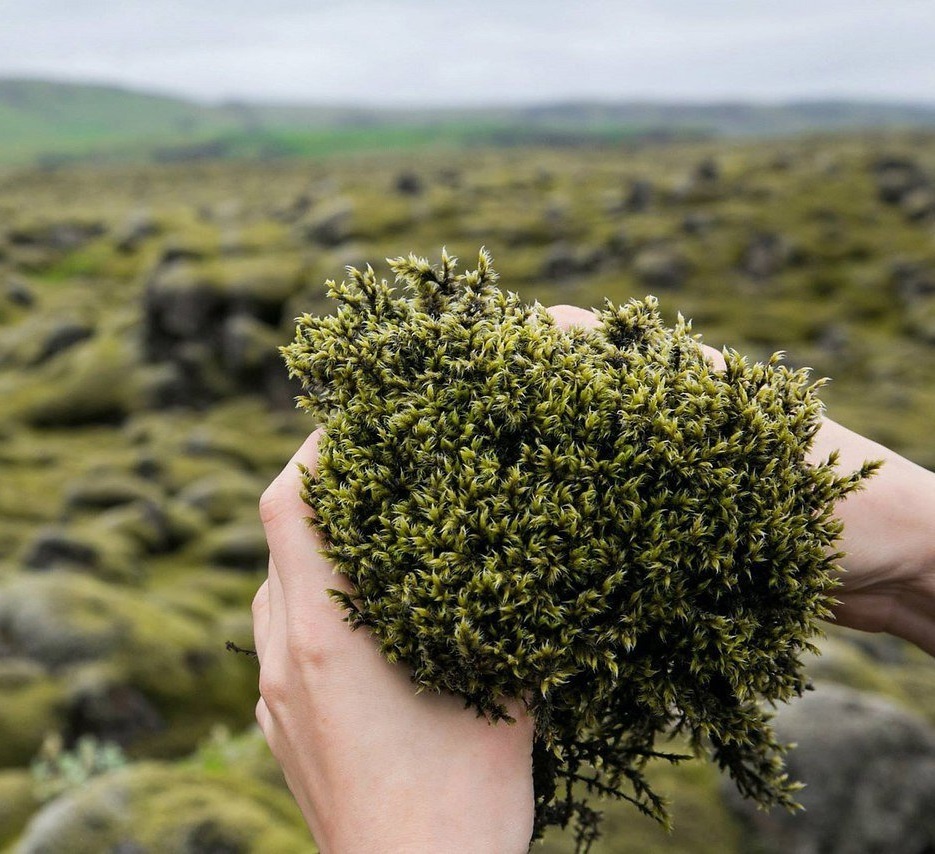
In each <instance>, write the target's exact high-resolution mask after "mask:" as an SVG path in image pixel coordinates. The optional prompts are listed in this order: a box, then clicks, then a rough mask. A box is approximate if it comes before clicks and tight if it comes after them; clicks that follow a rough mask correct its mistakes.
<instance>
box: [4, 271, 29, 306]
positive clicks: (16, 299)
mask: <svg viewBox="0 0 935 854" xmlns="http://www.w3.org/2000/svg"><path fill="white" fill-rule="evenodd" d="M5 293H6V298H7V300H8V301H9V302H11V303H12V304H13V305H18V306H20V307H21V308H31V307H32V306H33V305H34V304H35V302H36V295H35V294H34V293H33V291H32V289H31V288H30V287H29V285H27V284H26V282H24V281H23V280H22V279H14V278H9V279H7V283H6V288H5Z"/></svg>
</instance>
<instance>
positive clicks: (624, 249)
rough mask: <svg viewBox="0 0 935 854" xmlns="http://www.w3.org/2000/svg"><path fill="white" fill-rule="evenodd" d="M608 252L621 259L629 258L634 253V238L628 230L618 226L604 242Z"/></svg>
mask: <svg viewBox="0 0 935 854" xmlns="http://www.w3.org/2000/svg"><path fill="white" fill-rule="evenodd" d="M604 246H605V248H606V249H607V252H608V253H609V254H610V255H611V256H612V257H613V258H617V259H619V260H629V258H630V257H631V256H632V255H633V249H634V246H633V240H632V239H631V238H630V235H629V233H628V232H627V231H625V230H624V229H622V228H618V229H617V230H616V231H615V232H614V233H613V234H612V235H611V236H610V237H608V238H607V240H606V241H605V243H604Z"/></svg>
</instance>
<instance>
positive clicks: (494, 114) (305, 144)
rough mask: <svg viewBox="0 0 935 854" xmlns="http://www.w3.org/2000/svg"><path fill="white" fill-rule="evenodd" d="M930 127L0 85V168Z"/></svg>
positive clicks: (815, 110) (658, 109)
mask: <svg viewBox="0 0 935 854" xmlns="http://www.w3.org/2000/svg"><path fill="white" fill-rule="evenodd" d="M882 126H885V127H893V126H905V127H935V108H932V107H922V106H913V105H899V104H874V103H857V102H855V103H848V102H822V103H818V102H816V103H810V104H786V105H778V106H775V107H772V106H763V105H755V104H739V103H719V104H709V105H698V104H694V105H693V104H659V103H652V102H645V103H644V102H627V103H621V104H601V103H565V104H553V105H543V106H536V107H524V108H516V109H509V108H497V109H478V110H467V109H462V110H458V109H451V110H401V109H396V110H376V109H364V108H360V109H354V108H340V107H316V106H302V105H283V104H247V103H229V104H223V105H208V104H199V103H196V102H193V101H187V100H184V99H182V98H178V97H169V96H165V95H158V94H150V93H143V92H135V91H131V90H127V89H121V88H117V87H110V86H92V85H79V84H68V83H53V82H48V81H37V80H0V164H6V165H24V164H28V163H57V162H60V161H62V160H73V159H88V158H90V159H94V160H98V161H115V160H117V161H129V162H143V161H147V160H192V159H206V158H215V157H278V156H295V155H298V156H308V155H312V156H321V155H327V154H333V153H338V152H347V151H381V150H386V149H418V148H425V147H428V146H432V147H438V146H444V147H452V146H453V147H466V146H471V145H477V144H488V145H489V144H493V145H498V146H502V145H517V144H529V143H539V144H547V145H555V144H558V145H567V144H574V143H580V142H583V141H593V140H600V141H614V140H619V139H622V138H626V137H632V136H634V135H644V134H647V133H649V134H654V135H657V136H658V135H659V134H660V133H662V134H668V135H677V136H695V137H697V136H704V135H731V136H749V135H786V134H791V133H796V132H799V131H802V130H839V129H845V128H852V127H882Z"/></svg>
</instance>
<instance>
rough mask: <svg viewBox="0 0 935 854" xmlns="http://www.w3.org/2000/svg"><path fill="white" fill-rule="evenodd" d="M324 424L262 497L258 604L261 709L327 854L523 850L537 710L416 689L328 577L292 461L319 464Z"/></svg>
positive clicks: (529, 818)
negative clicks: (474, 705)
mask: <svg viewBox="0 0 935 854" xmlns="http://www.w3.org/2000/svg"><path fill="white" fill-rule="evenodd" d="M320 436H321V431H320V430H317V431H315V433H313V434H312V435H311V436H310V437H309V438H308V439H307V440H306V442H305V444H303V445H302V447H301V448H300V449H299V451H298V452H297V453H296V455H295V457H293V459H292V461H291V462H290V463H289V464H288V465H287V466H286V468H285V469H283V471H282V473H281V474H280V475H279V476H278V477H277V478H276V480H274V481H273V483H272V484H271V485H270V486H269V488H268V489H267V490H266V492H265V493H264V495H263V498H262V500H261V502H260V515H261V517H262V520H263V525H264V527H265V530H266V536H267V539H268V541H269V548H270V561H269V577H268V579H267V581H265V582H264V583H263V585H262V586H261V587H260V589H259V591H258V592H257V595H256V597H255V599H254V603H253V621H254V637H255V641H256V650H257V655H258V657H259V660H260V694H261V698H260V700H259V702H258V703H257V708H256V716H257V721H258V722H259V725H260V728H261V729H262V731H263V735H264V736H265V737H266V740H267V742H268V743H269V746H270V749H271V750H272V752H273V755H274V756H275V757H276V759H277V760H278V761H279V763H280V765H282V767H283V772H284V774H285V778H286V782H287V783H288V785H289V788H290V789H291V791H292V793H293V795H294V796H295V798H296V801H297V802H298V804H299V808H300V809H301V811H302V814H303V816H304V817H305V820H306V822H307V823H308V825H309V828H310V829H311V831H312V835H313V836H314V837H315V840H316V842H317V843H318V845H319V848H320V849H321V851H322V852H324V854H331V852H337V854H341V852H351V854H369V852H378V851H379V852H399V854H402V852H412V854H415V852H433V854H435V852H439V854H443V852H458V854H461V852H494V851H496V852H511V851H516V852H525V851H526V850H527V848H528V845H529V840H530V837H531V835H532V826H533V787H532V741H533V720H532V718H531V717H530V716H529V715H528V714H527V713H526V711H525V709H524V708H523V706H522V703H521V702H519V701H513V702H512V703H507V709H508V711H509V713H510V714H511V715H512V716H513V717H514V718H515V719H516V722H515V723H514V724H507V723H505V722H500V723H497V724H491V723H489V722H488V721H487V720H486V719H484V718H481V717H478V716H477V714H476V712H474V711H472V710H469V709H466V708H465V707H464V703H463V702H462V701H461V700H459V699H458V698H456V697H454V696H452V695H439V694H432V693H421V694H417V693H416V688H415V686H414V684H413V683H412V681H411V680H410V678H409V675H408V673H407V672H406V670H405V669H404V668H403V667H402V666H401V665H391V664H389V663H388V662H387V661H386V660H385V659H384V658H383V657H382V656H381V655H380V653H379V651H378V649H377V645H376V643H375V642H374V641H373V640H372V638H370V637H369V636H368V633H367V632H366V630H358V631H353V632H352V631H351V630H350V628H349V627H348V625H347V624H346V623H345V622H344V613H343V611H342V610H341V608H340V606H339V605H337V604H335V603H334V602H333V601H332V600H331V599H330V598H329V597H328V595H327V593H326V590H327V589H328V588H332V589H335V588H338V589H345V590H347V589H348V585H347V582H346V580H345V579H344V578H343V577H342V576H339V575H337V574H335V573H334V572H333V569H332V566H331V564H330V563H329V562H328V561H327V560H326V559H325V558H324V557H322V556H321V555H320V553H319V551H318V549H319V547H320V545H321V539H320V537H319V534H318V533H317V532H316V531H315V529H314V528H312V527H310V526H309V524H308V517H309V515H310V513H311V511H310V509H309V508H308V506H307V505H306V504H305V503H304V502H303V501H302V500H301V498H300V492H301V488H302V483H301V477H300V473H299V468H298V464H303V465H305V466H306V467H307V468H308V469H309V470H310V471H312V472H314V471H315V466H316V462H317V458H318V451H317V449H318V440H319V438H320Z"/></svg>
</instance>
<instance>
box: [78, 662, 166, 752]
mask: <svg viewBox="0 0 935 854" xmlns="http://www.w3.org/2000/svg"><path fill="white" fill-rule="evenodd" d="M69 682H70V685H69V691H68V696H67V699H66V701H65V712H64V726H63V736H64V739H65V744H66V746H70V745H73V744H75V742H77V740H78V739H79V738H81V737H82V736H86V735H93V736H94V737H95V738H97V739H99V740H100V741H102V742H111V743H114V744H119V745H120V746H121V747H128V746H130V745H132V744H133V743H134V742H135V741H136V740H137V739H138V738H140V737H141V736H143V735H145V734H147V733H152V732H158V731H159V730H162V729H164V728H165V725H166V724H165V719H164V718H163V716H162V715H161V714H160V713H159V711H158V710H157V709H156V708H155V706H154V705H153V703H152V701H151V700H150V699H149V698H148V697H147V696H146V695H145V694H143V692H142V691H140V690H139V689H138V688H135V687H133V686H132V685H127V684H124V683H122V682H121V681H120V680H118V679H114V678H113V677H112V676H111V674H110V673H109V672H108V670H107V668H103V671H102V672H99V669H98V668H88V669H86V672H85V673H83V674H82V675H80V676H77V677H75V678H72V679H70V680H69Z"/></svg>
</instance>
